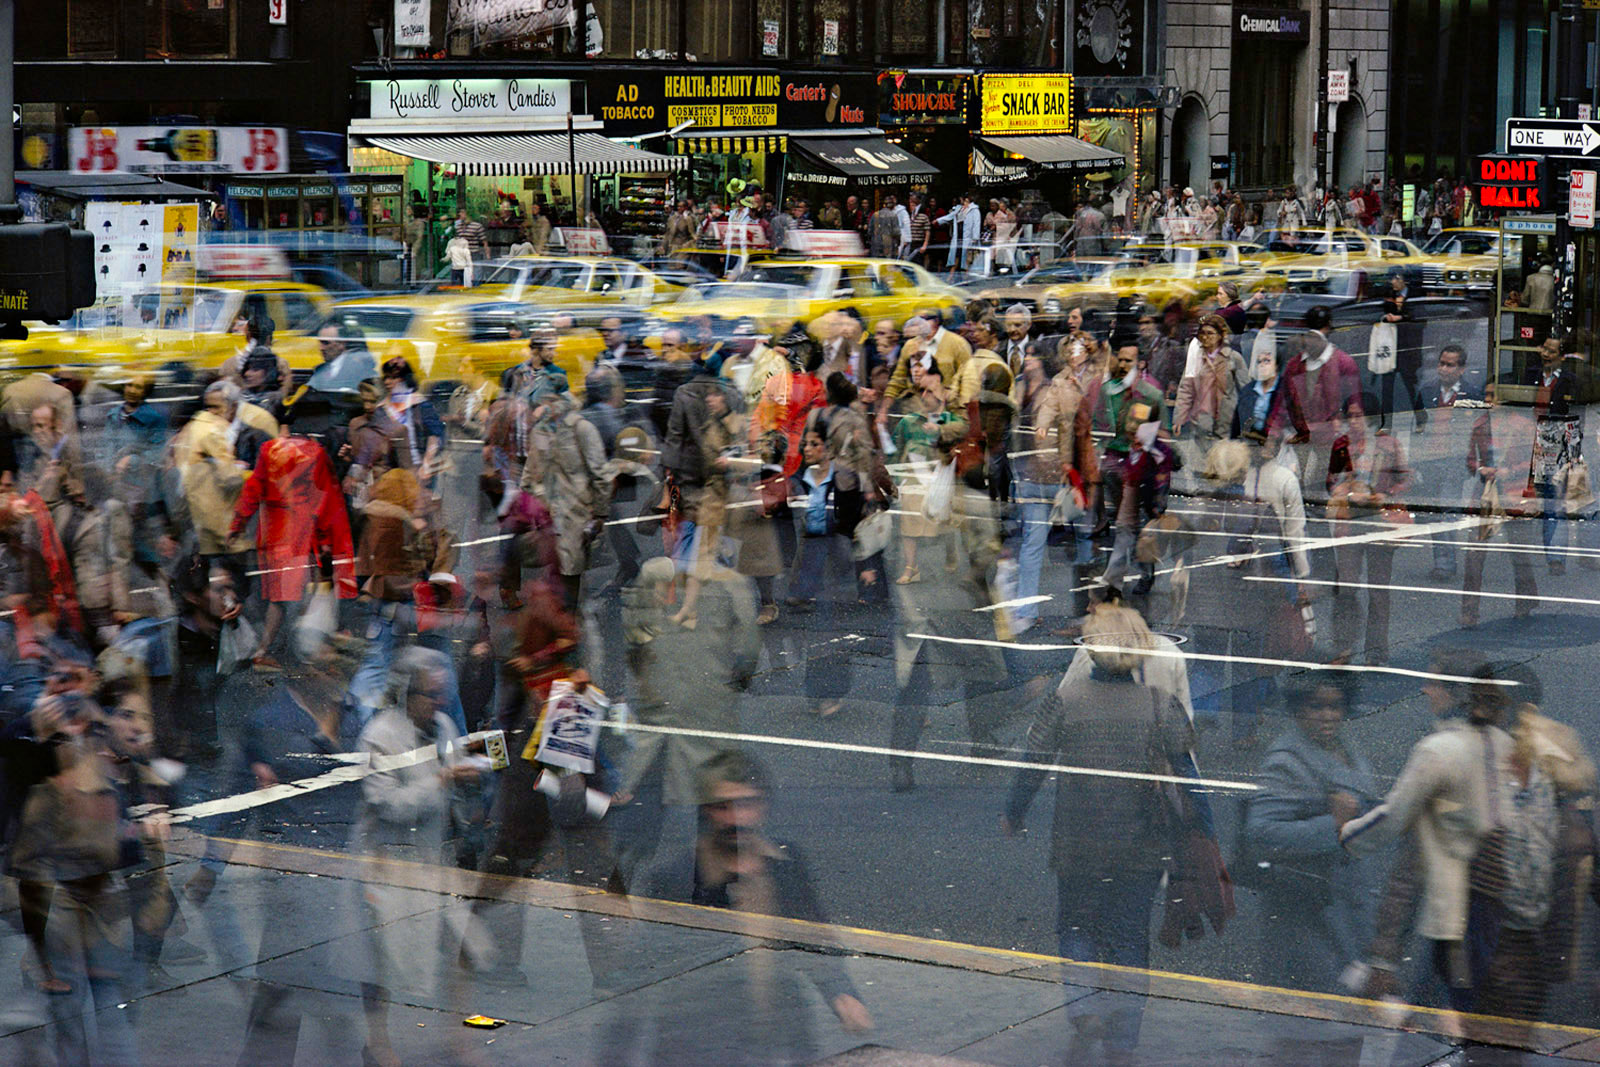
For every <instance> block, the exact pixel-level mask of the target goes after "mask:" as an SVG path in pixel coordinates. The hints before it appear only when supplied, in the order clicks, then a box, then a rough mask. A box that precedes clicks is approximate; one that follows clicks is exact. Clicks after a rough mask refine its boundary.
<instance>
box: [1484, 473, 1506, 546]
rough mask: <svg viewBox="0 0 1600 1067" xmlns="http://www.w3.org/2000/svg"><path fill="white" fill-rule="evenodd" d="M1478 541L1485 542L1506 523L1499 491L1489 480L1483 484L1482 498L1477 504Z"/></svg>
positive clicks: (1492, 481)
mask: <svg viewBox="0 0 1600 1067" xmlns="http://www.w3.org/2000/svg"><path fill="white" fill-rule="evenodd" d="M1478 516H1479V522H1478V540H1480V541H1487V540H1489V538H1491V537H1493V536H1494V535H1495V534H1496V533H1497V532H1498V531H1499V529H1500V526H1501V524H1502V523H1504V522H1505V521H1506V509H1505V505H1504V504H1502V503H1501V501H1500V489H1499V487H1498V486H1497V485H1496V484H1495V480H1494V479H1493V478H1490V479H1489V480H1488V481H1486V482H1484V483H1483V497H1482V499H1481V500H1479V502H1478Z"/></svg>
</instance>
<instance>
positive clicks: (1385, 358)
mask: <svg viewBox="0 0 1600 1067" xmlns="http://www.w3.org/2000/svg"><path fill="white" fill-rule="evenodd" d="M1370 344H1371V350H1370V351H1369V352H1368V353H1367V370H1368V371H1370V372H1372V373H1373V374H1393V373H1394V369H1395V368H1396V367H1397V366H1399V365H1400V359H1399V352H1400V335H1399V332H1398V331H1396V330H1395V328H1394V323H1392V322H1379V323H1376V324H1375V325H1374V326H1373V327H1372V340H1371V342H1370Z"/></svg>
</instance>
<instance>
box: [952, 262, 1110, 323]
mask: <svg viewBox="0 0 1600 1067" xmlns="http://www.w3.org/2000/svg"><path fill="white" fill-rule="evenodd" d="M1135 262H1136V261H1135V260H1134V259H1132V258H1129V259H1121V258H1118V257H1115V256H1078V257H1075V258H1073V259H1058V260H1056V261H1055V262H1054V263H1047V264H1045V265H1043V266H1040V267H1035V268H1034V269H1032V270H1030V271H1027V272H1025V273H1022V274H1015V275H1011V276H1010V277H1005V278H991V279H989V281H988V283H987V284H986V285H984V286H983V287H981V288H979V289H977V290H976V291H975V292H974V293H973V294H972V295H973V296H975V297H977V298H978V299H979V300H987V301H989V303H991V304H993V305H994V307H995V309H996V310H997V311H1004V310H1006V309H1007V308H1009V307H1011V306H1013V305H1015V304H1021V305H1022V306H1023V307H1025V308H1027V309H1028V310H1029V311H1037V310H1038V309H1039V307H1040V306H1041V305H1042V304H1043V302H1044V299H1045V296H1046V295H1047V294H1048V292H1049V290H1050V289H1051V288H1052V287H1054V286H1058V285H1071V284H1073V283H1077V282H1092V281H1094V280H1095V279H1096V278H1099V277H1101V276H1103V275H1105V274H1107V273H1109V272H1111V271H1113V270H1116V269H1118V268H1126V267H1130V266H1133V265H1134V264H1135Z"/></svg>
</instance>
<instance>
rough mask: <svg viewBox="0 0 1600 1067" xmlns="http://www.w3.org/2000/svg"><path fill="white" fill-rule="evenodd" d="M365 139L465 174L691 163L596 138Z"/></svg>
mask: <svg viewBox="0 0 1600 1067" xmlns="http://www.w3.org/2000/svg"><path fill="white" fill-rule="evenodd" d="M363 140H365V141H366V143H367V144H369V145H371V146H372V147H373V148H382V149H384V150H386V151H389V152H395V153H397V154H399V155H402V156H409V157H410V158H412V159H425V160H427V161H428V162H430V163H444V164H448V165H451V166H454V167H456V168H457V169H459V170H460V171H461V172H462V173H463V174H481V175H503V174H566V173H569V172H570V171H571V170H572V169H573V166H574V160H575V161H576V167H577V172H578V173H579V174H668V173H671V172H672V171H678V170H683V169H685V168H686V167H687V166H688V165H689V161H688V160H687V159H684V158H682V157H679V156H665V155H662V154H660V153H659V152H646V151H645V150H644V149H642V148H635V147H633V146H631V145H625V144H618V143H617V142H616V141H613V140H610V139H609V138H606V137H602V136H601V135H600V134H598V133H574V134H573V135H572V139H571V145H570V146H569V145H568V140H567V135H566V134H565V133H484V134H427V135H422V134H392V135H390V134H385V135H381V136H380V135H376V134H368V135H366V136H365V137H364V138H363Z"/></svg>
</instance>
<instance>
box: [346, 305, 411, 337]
mask: <svg viewBox="0 0 1600 1067" xmlns="http://www.w3.org/2000/svg"><path fill="white" fill-rule="evenodd" d="M416 317H417V313H416V312H415V311H413V310H412V309H411V308H408V307H393V306H389V305H384V306H373V305H369V304H343V305H341V306H339V307H336V308H334V309H333V311H332V312H330V313H329V314H328V317H327V318H326V319H325V320H323V322H324V325H326V324H327V323H330V322H331V323H334V324H336V325H337V326H338V327H339V334H340V336H341V337H361V338H367V339H372V338H379V337H381V338H383V339H384V340H391V339H393V338H396V337H404V336H405V335H406V333H407V331H409V330H410V329H411V320H412V319H414V318H416Z"/></svg>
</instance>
